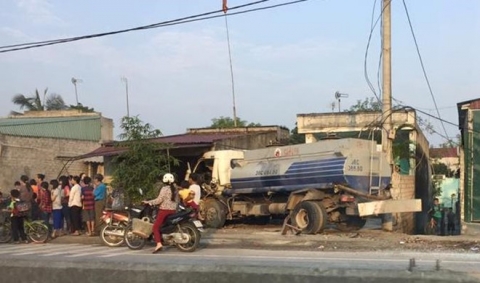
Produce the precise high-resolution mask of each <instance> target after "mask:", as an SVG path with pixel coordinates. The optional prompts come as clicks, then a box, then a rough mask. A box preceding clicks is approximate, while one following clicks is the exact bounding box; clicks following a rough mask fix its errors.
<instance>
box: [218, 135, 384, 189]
mask: <svg viewBox="0 0 480 283" xmlns="http://www.w3.org/2000/svg"><path fill="white" fill-rule="evenodd" d="M232 167H233V169H232V171H231V179H230V180H231V184H230V188H229V189H226V190H225V191H224V194H226V195H234V194H257V193H267V192H271V193H280V192H285V193H286V192H292V191H296V190H302V189H329V188H333V187H334V185H337V184H340V185H345V186H348V187H350V188H352V189H355V190H357V191H358V192H361V193H367V194H368V193H370V192H372V191H373V190H375V189H377V190H378V189H382V188H385V187H386V186H387V185H389V184H390V181H391V172H390V166H389V164H388V163H387V159H386V156H385V154H384V153H382V152H379V151H377V144H376V143H375V142H373V141H369V140H361V139H353V138H349V139H337V140H323V141H319V142H315V143H309V144H299V145H290V146H281V147H270V148H265V149H258V150H249V151H245V158H244V160H241V161H237V162H235V161H234V162H232Z"/></svg>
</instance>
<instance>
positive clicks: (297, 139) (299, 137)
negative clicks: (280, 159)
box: [288, 123, 305, 144]
mask: <svg viewBox="0 0 480 283" xmlns="http://www.w3.org/2000/svg"><path fill="white" fill-rule="evenodd" d="M288 143H289V144H302V143H305V134H299V133H298V126H297V123H295V128H293V129H292V130H291V131H290V138H289V142H288Z"/></svg>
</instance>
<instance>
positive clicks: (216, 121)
mask: <svg viewBox="0 0 480 283" xmlns="http://www.w3.org/2000/svg"><path fill="white" fill-rule="evenodd" d="M259 126H261V124H259V123H248V122H247V121H245V120H242V119H240V118H239V117H237V127H259ZM209 128H212V129H227V128H235V123H234V120H233V119H232V118H230V117H224V116H220V117H218V118H213V119H212V124H211V125H210V127H209Z"/></svg>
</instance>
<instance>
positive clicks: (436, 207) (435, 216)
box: [429, 198, 442, 235]
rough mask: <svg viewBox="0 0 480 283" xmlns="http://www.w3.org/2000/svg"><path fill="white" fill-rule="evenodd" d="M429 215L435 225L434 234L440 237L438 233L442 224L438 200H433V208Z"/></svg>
mask: <svg viewBox="0 0 480 283" xmlns="http://www.w3.org/2000/svg"><path fill="white" fill-rule="evenodd" d="M429 215H430V217H431V218H432V220H434V221H435V222H436V224H437V226H436V227H437V229H436V231H435V233H436V234H437V235H440V231H441V224H442V223H441V222H442V208H441V207H440V201H439V200H438V198H434V199H433V207H432V209H430V211H429Z"/></svg>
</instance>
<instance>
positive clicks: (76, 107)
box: [69, 103, 95, 113]
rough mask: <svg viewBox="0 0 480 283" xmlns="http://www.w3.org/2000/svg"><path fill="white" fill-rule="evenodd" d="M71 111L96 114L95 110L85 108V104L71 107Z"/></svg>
mask: <svg viewBox="0 0 480 283" xmlns="http://www.w3.org/2000/svg"><path fill="white" fill-rule="evenodd" d="M69 108H70V109H75V110H80V111H81V112H83V113H92V112H95V109H93V108H90V107H88V106H83V104H81V103H78V104H77V105H70V107H69Z"/></svg>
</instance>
